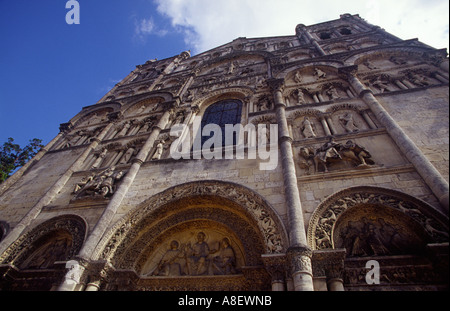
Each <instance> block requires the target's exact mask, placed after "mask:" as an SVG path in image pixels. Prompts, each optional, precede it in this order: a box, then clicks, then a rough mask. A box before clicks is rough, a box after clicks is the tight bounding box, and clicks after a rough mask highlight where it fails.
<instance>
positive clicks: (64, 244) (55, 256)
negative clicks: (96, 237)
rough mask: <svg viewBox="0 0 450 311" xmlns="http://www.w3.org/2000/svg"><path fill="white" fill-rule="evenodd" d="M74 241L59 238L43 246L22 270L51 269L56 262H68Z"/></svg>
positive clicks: (25, 263)
mask: <svg viewBox="0 0 450 311" xmlns="http://www.w3.org/2000/svg"><path fill="white" fill-rule="evenodd" d="M71 246H72V241H71V239H70V238H68V237H59V238H56V239H53V240H52V241H51V242H49V243H47V244H45V245H43V246H41V247H40V248H39V249H38V250H37V251H35V252H34V253H33V254H32V255H31V256H30V257H28V258H27V260H26V261H25V262H24V263H22V265H21V267H22V269H25V268H26V269H49V268H51V267H52V266H53V265H54V263H55V262H56V261H64V260H67V256H68V252H69V250H70V247H71Z"/></svg>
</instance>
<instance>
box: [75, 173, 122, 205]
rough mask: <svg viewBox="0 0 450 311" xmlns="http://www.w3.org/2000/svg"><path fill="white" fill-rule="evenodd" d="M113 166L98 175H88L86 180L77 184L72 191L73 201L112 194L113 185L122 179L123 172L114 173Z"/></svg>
mask: <svg viewBox="0 0 450 311" xmlns="http://www.w3.org/2000/svg"><path fill="white" fill-rule="evenodd" d="M115 169H116V168H115V166H113V167H110V168H108V169H106V170H104V171H102V172H100V173H99V174H96V175H95V176H94V175H90V176H89V177H88V178H87V179H86V180H84V181H82V182H81V183H79V184H77V185H76V187H75V190H74V193H75V194H76V197H75V199H80V198H85V197H89V196H92V197H95V196H100V197H103V198H106V197H109V196H111V195H113V194H114V191H115V188H116V187H115V183H116V182H117V181H118V180H120V179H121V178H122V177H123V172H122V171H119V172H115Z"/></svg>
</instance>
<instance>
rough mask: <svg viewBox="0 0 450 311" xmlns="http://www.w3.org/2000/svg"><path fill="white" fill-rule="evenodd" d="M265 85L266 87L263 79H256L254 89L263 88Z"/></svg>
mask: <svg viewBox="0 0 450 311" xmlns="http://www.w3.org/2000/svg"><path fill="white" fill-rule="evenodd" d="M266 85H267V83H266V79H264V78H262V77H260V78H257V80H256V83H255V86H256V89H262V88H265V87H266Z"/></svg>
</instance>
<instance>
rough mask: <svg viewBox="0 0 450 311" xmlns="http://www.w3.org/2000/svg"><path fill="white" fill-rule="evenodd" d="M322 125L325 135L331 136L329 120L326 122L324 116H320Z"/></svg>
mask: <svg viewBox="0 0 450 311" xmlns="http://www.w3.org/2000/svg"><path fill="white" fill-rule="evenodd" d="M320 123H322V127H323V130H324V131H325V135H326V136H331V132H330V128H329V127H328V123H327V120H325V117H324V116H320Z"/></svg>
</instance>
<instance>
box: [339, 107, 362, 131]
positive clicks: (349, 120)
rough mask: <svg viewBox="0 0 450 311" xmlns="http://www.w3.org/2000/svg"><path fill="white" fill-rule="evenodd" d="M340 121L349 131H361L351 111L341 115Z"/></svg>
mask: <svg viewBox="0 0 450 311" xmlns="http://www.w3.org/2000/svg"><path fill="white" fill-rule="evenodd" d="M339 122H340V123H341V124H342V126H343V127H344V129H345V130H346V131H347V132H348V133H351V132H357V131H359V128H358V126H357V125H356V124H355V122H354V121H353V115H352V114H351V113H348V112H347V113H346V114H344V115H343V116H340V117H339Z"/></svg>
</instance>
